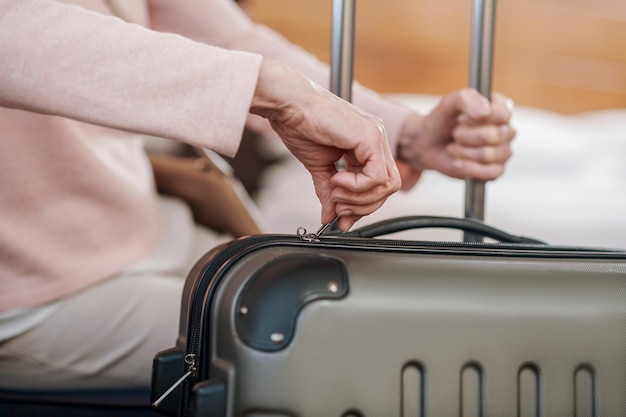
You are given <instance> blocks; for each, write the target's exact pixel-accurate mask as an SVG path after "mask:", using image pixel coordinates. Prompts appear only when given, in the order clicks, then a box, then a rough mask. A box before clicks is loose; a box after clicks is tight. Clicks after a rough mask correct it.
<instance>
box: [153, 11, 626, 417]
mask: <svg viewBox="0 0 626 417" xmlns="http://www.w3.org/2000/svg"><path fill="white" fill-rule="evenodd" d="M483 6H484V5H483ZM348 7H350V6H348ZM488 8H489V7H487V9H488ZM492 9H493V8H492ZM476 10H479V12H480V13H484V12H485V10H486V9H485V7H476V8H475V14H476ZM348 20H349V19H348ZM483 25H484V24H483ZM487 26H488V25H487ZM487 37H489V36H487ZM349 43H350V42H347V43H346V42H345V40H344V41H343V43H342V45H347V44H349ZM473 43H474V44H478V43H480V44H481V45H482V46H481V47H480V48H478V49H481V50H482V51H483V52H484V50H485V48H484V45H485V42H484V39H483V40H482V41H480V42H476V41H473ZM488 65H490V64H489V63H488ZM482 186H483V184H475V183H472V182H468V187H467V188H468V189H469V191H468V192H467V193H466V197H467V196H468V195H470V197H471V198H467V200H470V201H471V203H470V204H469V205H470V206H473V207H478V208H479V211H481V210H480V206H481V202H480V200H481V199H482V196H481V195H480V194H481V190H480V188H481V187H482ZM477 189H478V190H477ZM477 196H478V197H477ZM466 217H467V218H464V219H457V218H444V217H423V216H419V217H418V216H416V217H404V218H396V219H390V220H388V221H383V222H379V223H375V224H372V225H369V226H366V227H363V228H360V229H357V230H355V231H352V232H349V233H345V234H339V233H336V232H332V231H331V232H330V233H326V234H324V233H322V232H323V230H322V229H320V230H318V231H317V232H316V233H307V231H306V230H304V229H301V230H298V231H297V233H295V234H293V235H271V234H266V235H256V236H250V237H245V238H241V239H238V240H235V241H233V242H230V243H227V244H223V245H221V246H219V247H217V248H215V249H213V250H212V251H210V252H209V253H207V254H206V255H205V256H204V257H202V258H201V259H200V260H199V261H198V263H197V264H196V265H195V267H194V268H193V270H192V271H191V272H190V274H189V277H188V279H187V281H186V283H185V288H184V292H183V298H182V300H183V302H182V308H181V317H180V332H179V336H178V339H177V340H176V345H175V346H174V347H172V348H170V349H167V350H164V351H162V352H160V353H158V354H157V355H156V356H155V358H154V366H153V381H152V400H153V401H154V406H155V407H156V409H157V410H158V411H159V412H161V413H163V414H165V415H170V416H185V417H189V416H210V417H222V416H223V417H234V416H246V417H296V416H297V417H334V416H336V417H356V416H358V417H388V416H403V417H408V416H420V417H424V416H437V417H449V416H463V417H469V416H494V417H509V416H511V417H513V416H516V417H527V416H536V417H538V416H545V417H565V416H579V417H582V416H607V417H617V416H625V415H626V251H624V250H612V249H601V248H576V247H564V246H552V245H548V244H545V243H543V242H541V241H538V240H535V239H532V238H527V237H523V236H515V235H511V234H509V233H506V232H504V231H501V230H498V229H495V228H493V227H490V226H488V225H486V224H484V223H483V222H482V221H481V220H477V219H474V218H470V217H480V213H478V214H476V213H471V210H470V213H469V215H468V210H467V209H466ZM423 227H446V228H455V229H459V230H462V231H464V232H465V239H464V240H465V241H463V242H421V241H406V240H400V239H397V238H390V237H389V236H388V235H390V234H394V233H396V232H401V231H404V230H409V229H417V228H423ZM330 230H332V228H331V229H330ZM485 237H486V238H488V239H487V241H483V240H484V238H485Z"/></svg>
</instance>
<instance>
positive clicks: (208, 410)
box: [191, 379, 226, 417]
mask: <svg viewBox="0 0 626 417" xmlns="http://www.w3.org/2000/svg"><path fill="white" fill-rule="evenodd" d="M191 415H192V416H194V417H205V416H212V417H225V416H226V382H224V380H222V379H208V380H206V381H202V382H199V383H197V384H196V385H194V386H193V402H192V412H191Z"/></svg>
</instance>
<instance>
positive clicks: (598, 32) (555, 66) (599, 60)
mask: <svg viewBox="0 0 626 417" xmlns="http://www.w3.org/2000/svg"><path fill="white" fill-rule="evenodd" d="M247 3H248V8H249V11H250V14H251V16H252V18H253V19H254V20H256V21H258V22H261V23H264V24H267V25H268V26H270V27H273V28H274V29H276V30H278V31H279V32H281V33H283V34H284V35H285V36H287V37H288V38H289V39H291V40H292V41H295V42H296V43H298V44H300V45H302V46H304V47H305V48H306V49H308V50H309V51H311V52H312V53H314V54H315V55H317V56H318V57H319V58H320V59H322V60H324V61H328V59H329V58H328V57H329V45H330V10H331V0H247ZM471 8H472V1H471V0H357V26H356V27H357V29H356V31H357V35H356V60H355V77H356V79H357V80H359V81H361V82H362V83H363V84H365V85H367V86H370V87H372V88H374V89H376V90H378V91H381V92H389V93H398V92H401V93H420V94H444V93H446V92H449V91H452V90H455V89H458V88H462V87H465V86H466V85H467V84H468V71H469V48H470V40H469V39H470V30H471ZM497 9H498V13H497V20H496V38H495V39H496V43H495V64H494V80H493V82H494V89H495V90H497V91H501V92H503V93H505V94H507V95H509V96H510V97H512V98H514V99H515V101H516V103H518V104H523V105H529V106H536V107H541V108H544V109H549V110H555V111H559V112H563V113H576V112H581V111H589V110H599V109H607V108H616V107H621V108H624V107H626V2H625V1H624V0H500V1H498V3H497Z"/></svg>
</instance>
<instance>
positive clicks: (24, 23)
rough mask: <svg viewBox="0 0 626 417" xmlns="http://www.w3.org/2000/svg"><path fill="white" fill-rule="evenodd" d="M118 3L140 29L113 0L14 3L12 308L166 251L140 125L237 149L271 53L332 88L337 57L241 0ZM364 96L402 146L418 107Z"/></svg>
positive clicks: (4, 255) (5, 301) (2, 141)
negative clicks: (295, 40) (288, 36)
mask: <svg viewBox="0 0 626 417" xmlns="http://www.w3.org/2000/svg"><path fill="white" fill-rule="evenodd" d="M63 3H72V4H63ZM118 4H119V5H120V6H121V7H122V9H123V11H124V12H125V14H126V16H127V18H128V20H130V21H131V22H133V23H136V24H128V23H125V22H123V21H121V20H119V19H117V18H114V17H111V16H108V15H109V14H110V12H109V10H108V8H107V6H106V4H105V3H104V1H102V0H73V1H64V2H57V1H52V0H0V62H1V65H0V106H2V107H0V202H1V203H0V311H6V310H10V309H15V308H20V307H30V306H35V305H40V304H43V303H46V302H50V301H53V300H55V299H58V298H61V297H63V296H66V295H69V294H72V293H74V292H76V291H78V290H80V289H82V288H85V287H87V286H89V285H93V284H94V283H96V282H99V281H100V280H103V279H106V278H107V277H108V276H111V275H112V274H115V273H117V272H119V271H121V270H123V269H124V268H125V267H127V266H128V265H130V264H132V263H134V262H137V261H138V260H140V259H141V258H142V257H144V256H146V255H147V254H148V253H149V252H150V251H151V250H152V249H153V247H154V245H155V244H156V242H157V240H158V236H159V233H160V229H159V217H158V211H157V206H156V199H155V190H154V185H153V180H152V175H151V171H150V166H149V164H148V162H147V159H146V157H145V154H144V152H143V144H142V140H141V137H140V135H139V134H140V133H142V134H150V135H155V136H160V137H168V138H172V139H175V140H179V141H183V142H187V143H194V144H199V145H202V146H205V147H208V148H212V149H214V150H216V151H218V152H220V153H222V154H225V155H229V156H232V155H233V154H235V153H236V151H237V147H238V145H239V140H240V137H241V133H242V131H243V127H244V125H245V123H246V119H247V116H248V108H249V104H250V101H251V98H252V95H253V93H254V88H255V85H256V80H257V76H258V71H259V66H260V63H261V60H262V58H261V56H262V55H264V56H267V57H270V58H273V59H277V60H281V61H283V62H286V63H288V64H290V65H291V66H292V67H294V68H296V69H299V70H301V71H302V72H304V73H305V74H307V75H308V76H309V77H311V78H312V79H314V80H315V81H317V82H318V83H320V84H322V85H324V84H327V78H328V70H327V68H326V66H325V65H322V64H320V63H318V62H317V61H316V60H315V59H314V58H313V57H311V56H309V55H308V54H306V53H305V52H304V51H302V50H300V49H299V48H296V47H293V46H291V45H289V44H288V43H287V42H286V41H285V40H284V39H283V38H281V37H280V36H278V35H276V34H275V33H273V32H271V31H270V30H268V29H266V28H263V27H259V26H256V25H253V24H252V23H250V22H249V20H248V19H247V17H246V16H245V15H244V14H243V13H242V12H241V11H240V10H239V9H238V7H237V6H236V5H235V4H234V3H233V2H231V1H230V0H176V1H171V0H124V1H119V2H118ZM77 6H79V7H77ZM146 27H148V28H150V29H146ZM181 35H182V36H181ZM208 45H215V46H217V47H215V46H208ZM222 48H225V49H222ZM226 49H234V50H241V51H249V52H252V53H249V52H230V51H227V50H226ZM354 101H355V104H357V105H360V106H361V107H363V108H364V109H365V110H368V111H370V112H371V113H374V114H376V115H378V116H380V117H382V118H383V120H384V121H385V123H386V127H387V133H388V135H389V137H390V139H391V140H392V142H395V140H396V137H397V134H398V131H399V129H400V126H401V123H402V120H403V119H404V117H406V114H407V111H406V110H405V109H402V108H400V107H398V106H396V105H393V104H391V103H389V102H387V101H385V100H383V99H381V98H380V97H379V96H378V95H377V94H375V93H373V92H371V91H368V90H366V89H364V88H363V87H361V86H358V87H357V88H356V89H355V93H354ZM52 115H54V116H52ZM393 148H395V146H394V144H393V143H392V149H393Z"/></svg>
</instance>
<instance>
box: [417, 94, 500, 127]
mask: <svg viewBox="0 0 626 417" xmlns="http://www.w3.org/2000/svg"><path fill="white" fill-rule="evenodd" d="M490 111H491V105H490V103H489V100H487V98H486V97H485V96H483V95H482V94H480V93H479V92H478V91H476V90H474V89H472V88H465V89H463V90H459V91H456V92H454V93H450V94H447V95H445V96H444V97H443V98H442V99H441V101H440V102H439V104H438V105H437V106H436V107H435V108H434V109H433V110H432V112H431V113H430V115H429V118H428V119H429V123H430V126H431V127H441V128H442V129H444V130H446V131H452V129H453V128H454V127H455V126H456V125H457V124H458V123H459V122H468V121H470V120H480V119H482V118H484V117H486V116H488V115H489V112H490Z"/></svg>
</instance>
